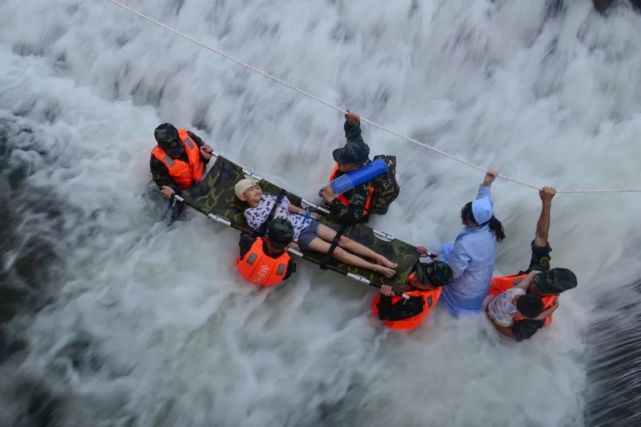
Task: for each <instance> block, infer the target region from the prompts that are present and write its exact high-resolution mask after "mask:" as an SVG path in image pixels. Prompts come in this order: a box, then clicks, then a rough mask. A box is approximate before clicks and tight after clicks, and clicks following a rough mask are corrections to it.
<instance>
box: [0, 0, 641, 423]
mask: <svg viewBox="0 0 641 427" xmlns="http://www.w3.org/2000/svg"><path fill="white" fill-rule="evenodd" d="M128 4H129V5H132V6H134V7H137V8H139V9H140V10H142V11H143V12H145V13H147V14H149V15H151V16H153V17H155V18H157V19H159V20H162V21H164V22H167V23H168V24H170V25H172V26H174V27H176V28H178V29H180V30H181V31H184V32H186V33H188V34H190V35H193V36H194V37H196V38H199V39H201V40H203V41H205V42H207V43H209V44H212V45H214V46H218V47H220V48H222V49H224V50H226V51H228V52H230V53H231V54H233V55H235V56H236V57H238V58H241V59H243V60H245V61H247V62H249V63H252V64H255V65H256V66H259V67H261V68H263V69H265V70H267V71H268V72H270V73H272V74H274V75H276V76H279V77H282V78H284V79H286V80H288V81H290V82H291V83H293V84H296V85H298V86H300V87H302V88H304V89H305V90H308V91H310V92H312V93H315V94H317V95H319V96H321V97H323V98H325V99H328V100H329V101H331V102H333V103H336V104H338V105H343V106H345V107H347V108H350V109H352V110H354V111H356V112H358V113H361V114H363V115H365V116H367V117H368V118H371V119H372V120H375V121H377V122H379V123H383V124H385V125H386V126H389V127H391V128H393V129H396V130H398V131H400V132H402V133H404V134H407V135H410V136H413V137H415V138H417V139H419V140H422V141H426V142H428V143H430V144H434V145H435V146H437V147H439V148H440V149H443V150H445V151H448V152H450V153H453V154H456V155H459V156H463V157H465V158H466V159H468V160H470V161H473V162H475V163H478V164H480V165H483V166H487V167H494V168H497V169H499V170H500V171H501V172H504V173H505V174H507V175H510V176H514V177H517V178H519V179H522V180H525V181H528V182H531V183H533V184H535V185H554V186H558V187H560V188H561V187H562V188H578V187H580V188H616V187H638V186H639V183H640V182H641V169H640V168H639V166H638V159H639V157H640V155H641V144H639V142H638V141H639V135H641V114H640V111H641V74H640V73H639V69H641V38H639V37H638V28H639V25H641V19H640V18H639V16H637V15H635V14H634V13H632V12H631V11H629V10H627V9H625V8H620V9H617V10H614V11H613V13H611V14H610V16H609V17H608V18H607V19H605V18H603V17H601V16H600V15H598V14H596V13H594V12H593V10H592V7H591V4H590V2H588V1H579V0H574V1H567V2H565V7H564V8H563V9H561V10H559V11H555V10H554V9H553V8H550V7H548V6H546V2H542V1H530V2H519V1H507V0H505V1H494V2H491V1H480V0H479V1H477V0H475V1H471V0H441V1H416V0H415V1H409V0H397V1H394V2H371V1H366V0H350V1H344V0H310V1H306V2H302V1H296V0H281V1H257V0H248V1H225V0H217V1H215V2H211V1H205V0H191V1H186V2H184V1H164V0H163V1H157V2H156V1H154V2H152V1H133V0H132V1H130V2H128ZM0 27H1V28H2V32H1V33H0V64H2V66H1V67H0V127H2V131H3V132H4V133H5V134H6V135H7V136H6V139H7V140H6V141H4V142H3V144H4V147H2V150H0V151H2V153H3V155H6V163H5V164H4V165H3V168H5V171H4V172H3V174H2V175H1V176H2V180H1V182H0V188H2V193H3V195H2V202H3V203H4V204H5V207H3V209H2V212H3V215H5V211H7V212H10V213H8V214H7V219H6V224H9V225H10V230H13V231H12V232H10V231H7V230H4V231H3V232H2V233H3V234H2V237H3V239H5V241H4V242H3V252H4V253H3V265H2V269H3V270H2V271H3V273H2V274H3V277H5V278H6V277H14V278H15V277H18V278H22V279H21V280H17V279H16V280H15V281H12V282H11V286H13V287H17V288H20V287H21V286H22V287H27V288H28V289H30V290H29V292H31V293H32V294H33V295H32V297H33V298H34V299H35V300H38V298H39V297H43V296H46V298H45V299H44V300H42V299H40V300H38V301H39V302H38V305H37V307H38V310H25V314H23V315H22V316H18V317H17V318H16V319H14V320H13V321H12V323H11V324H9V326H8V327H10V326H11V325H14V327H13V329H11V328H9V329H8V330H10V331H11V334H14V335H15V336H17V337H18V339H19V340H21V342H22V346H23V348H22V349H21V350H18V351H15V352H14V353H13V354H12V355H11V356H10V357H8V358H7V359H6V360H4V363H3V364H2V365H0V375H2V382H1V384H0V399H1V400H0V404H1V405H2V407H3V410H2V411H1V414H0V425H68V426H90V425H91V426H97V425H101V426H107V425H109V426H111V425H122V426H133V425H136V426H210V425H217V426H238V425H242V426H272V425H288V426H312V425H374V426H383V425H396V426H417V425H430V426H431V425H433V426H445V425H450V426H476V425H495V426H508V425H527V426H569V425H582V424H583V423H584V422H585V419H584V411H585V410H586V402H585V399H584V392H585V390H586V388H587V380H586V357H585V356H584V354H585V352H586V350H588V349H587V348H586V337H587V335H588V334H587V330H588V326H589V325H590V323H592V322H594V321H595V320H596V319H597V318H596V317H595V315H594V314H592V312H593V308H594V306H595V302H596V301H598V298H599V296H600V294H601V293H602V292H603V290H604V289H607V290H608V292H614V293H616V292H619V291H620V290H621V289H623V288H624V287H625V285H626V284H628V283H630V282H631V281H633V280H634V279H636V278H638V277H640V276H641V266H640V265H639V263H638V260H639V257H640V256H641V238H640V236H641V224H640V223H639V221H638V220H637V219H636V217H637V216H638V211H639V206H641V199H640V198H639V197H640V196H639V195H635V194H613V195H559V196H557V198H556V199H555V201H554V207H553V218H552V221H553V222H552V231H551V243H552V246H553V248H554V251H553V253H552V256H553V260H552V262H553V264H554V265H557V266H567V267H570V268H572V269H573V270H574V271H576V272H577V275H578V277H579V280H580V284H579V287H578V288H577V289H575V290H573V291H571V292H568V293H567V294H564V295H563V297H562V301H561V308H560V309H559V310H558V311H557V314H556V315H555V323H554V325H553V327H552V328H549V329H548V330H545V331H541V332H539V333H538V334H537V335H536V336H535V337H534V338H533V339H532V340H530V341H528V342H524V343H519V344H516V343H511V342H507V341H506V340H504V339H502V338H500V337H498V336H497V335H496V333H495V332H494V330H493V329H492V328H491V327H490V326H489V325H488V324H487V322H486V321H485V319H484V318H483V317H482V316H478V317H475V316H472V317H469V318H462V319H455V318H452V317H451V316H450V315H449V314H447V313H446V312H445V310H437V311H436V312H435V313H434V315H433V316H432V318H431V319H430V321H429V323H428V324H427V325H425V327H423V328H422V329H420V330H418V331H415V332H413V333H410V334H396V333H391V332H389V331H386V330H384V329H382V328H381V327H380V326H379V325H378V324H377V321H376V320H375V319H373V318H372V316H371V314H370V313H369V304H370V301H371V298H372V297H373V295H374V290H373V289H368V288H364V287H362V286H361V285H358V284H355V283H353V282H350V281H347V280H345V279H343V278H341V277H339V276H337V275H336V274H333V273H331V272H321V271H319V270H318V269H316V268H314V267H313V266H309V265H300V266H299V272H298V273H297V274H296V275H295V276H294V277H293V278H292V280H290V281H289V283H288V284H287V285H285V286H282V287H280V288H277V289H273V290H269V291H266V292H265V291H260V290H256V289H255V288H254V287H252V286H251V285H248V284H246V283H243V282H242V281H241V280H239V279H238V277H237V275H236V274H235V269H234V267H233V261H234V258H235V255H236V250H237V246H236V243H237V233H236V232H234V231H233V230H227V229H223V228H222V227H221V226H217V225H213V224H212V223H210V222H207V221H206V220H205V219H204V218H202V217H201V216H199V215H197V214H193V213H192V214H191V215H188V220H187V221H183V222H178V223H175V224H174V225H172V226H171V227H169V228H167V226H166V225H165V223H164V222H162V221H161V220H160V218H161V216H162V210H163V209H164V206H163V205H162V204H161V203H160V202H159V201H156V200H155V199H154V197H155V193H156V190H155V189H152V186H150V185H149V181H150V175H149V170H148V161H149V150H150V149H151V148H152V147H153V145H154V141H153V129H154V127H155V126H156V125H157V124H159V123H161V122H163V121H170V122H172V123H174V124H176V125H177V126H181V127H187V128H190V129H192V130H194V131H195V132H196V133H197V134H199V135H200V136H202V137H204V138H205V139H206V140H207V141H208V142H209V143H210V144H211V145H213V146H214V148H215V149H216V150H217V151H219V152H220V153H222V154H224V155H226V156H227V157H229V158H231V159H233V160H236V161H237V162H239V163H241V164H242V165H244V166H246V167H248V168H250V169H253V170H255V171H256V172H258V173H260V174H261V175H262V176H265V177H269V178H270V179H272V180H274V181H275V182H278V183H280V184H282V185H283V186H285V187H287V188H288V189H290V190H293V191H295V192H297V193H299V194H301V195H306V196H308V197H311V196H313V195H314V194H315V193H316V192H317V189H318V188H319V186H320V185H321V184H322V183H323V182H324V181H325V180H326V177H327V174H328V172H329V169H330V168H331V150H332V149H334V148H336V147H337V146H340V145H342V143H343V141H344V138H343V135H342V117H340V116H339V115H338V114H337V113H335V112H333V111H331V110H329V109H327V108H326V107H323V106H321V105H318V104H316V103H313V102H311V101H309V100H308V99H305V98H301V97H300V96H297V95H296V94H294V93H292V92H290V91H288V90H287V89H284V88H283V87H280V86H277V85H275V84H274V83H272V82H270V81H268V80H266V79H264V78H262V77H260V76H256V75H252V74H250V73H249V72H247V71H246V70H243V69H241V68H239V67H238V66H236V65H234V64H231V63H230V62H227V61H225V60H222V59H221V58H219V57H217V56H215V55H213V54H211V53H209V52H207V51H205V50H203V49H200V48H198V47H196V46H193V45H191V44H189V43H188V42H186V41H184V40H182V39H178V38H176V37H175V36H172V35H171V34H169V33H167V32H165V31H163V30H161V29H159V28H158V27H155V26H153V25H150V24H148V23H145V22H144V21H141V20H140V19H138V18H136V17H133V16H131V15H129V14H127V13H125V12H124V11H122V10H120V9H118V8H116V7H114V6H113V5H110V4H109V3H107V2H106V1H92V2H81V1H77V0H58V1H56V2H48V1H43V0H28V1H17V0H5V1H2V2H0ZM365 138H366V141H367V142H368V143H369V144H370V146H371V147H372V152H373V153H394V154H396V155H397V156H398V163H399V180H400V184H401V187H402V191H401V196H400V198H399V199H398V200H397V202H396V203H395V204H394V205H393V207H392V209H391V210H390V212H389V214H387V215H386V216H384V217H379V218H377V219H376V220H375V221H374V225H375V226H376V228H379V229H382V230H385V231H387V232H390V233H392V234H394V235H395V236H396V237H398V238H400V239H403V240H406V241H409V242H412V243H415V244H422V245H425V246H428V247H433V248H436V247H437V245H438V244H439V243H440V242H442V241H446V240H449V239H452V238H453V237H454V236H455V235H456V233H457V232H458V230H459V228H460V224H459V220H458V212H459V210H460V207H461V206H462V205H463V204H464V203H465V202H467V201H468V200H470V199H471V198H472V197H473V196H474V194H475V190H476V185H477V184H478V182H480V181H481V179H482V176H481V174H480V173H479V172H478V171H474V170H470V169H466V168H464V167H463V166H461V165H459V164H457V163H454V162H452V161H450V160H447V159H444V158H442V157H439V156H437V155H435V154H433V153H430V152H428V151H427V150H424V149H421V148H419V147H416V146H411V145H408V144H405V143H400V142H399V141H397V140H396V139H395V138H393V137H391V136H389V135H387V134H385V133H382V132H379V131H375V130H372V129H365ZM7 153H9V154H7ZM3 161H4V160H3ZM5 172H6V173H5ZM21 174H22V175H21ZM17 175H21V176H22V177H23V178H24V177H26V178H24V179H23V181H20V179H18V178H16V176H17ZM17 181H20V182H21V184H20V185H21V187H20V188H18V189H16V185H17V184H15V183H16V182H17ZM493 193H494V196H495V206H496V209H497V213H498V216H499V218H500V219H502V220H503V223H504V225H505V226H506V232H507V235H508V238H507V239H506V241H505V242H504V243H502V244H501V246H500V249H499V252H498V258H497V269H498V271H497V273H512V272H515V271H517V270H519V269H522V268H524V267H526V265H527V262H528V260H529V243H530V240H531V238H532V235H533V232H534V227H535V222H536V218H537V216H538V212H539V202H538V195H537V194H536V192H535V191H533V190H531V189H526V188H522V187H519V186H516V185H514V184H510V183H505V182H500V181H499V182H497V183H496V184H495V185H494V188H493ZM9 196H11V197H13V196H15V197H13V198H11V199H10V198H9ZM38 200H40V202H38ZM9 218H11V221H9ZM12 233H13V234H12ZM36 238H40V239H41V240H42V241H44V242H46V245H45V246H41V247H46V248H47V251H48V252H47V254H48V255H47V257H44V256H41V258H43V259H44V258H46V261H47V262H46V263H45V262H44V261H43V263H42V264H40V263H39V259H40V258H38V254H40V252H38V251H37V250H35V249H33V247H34V245H33V244H32V245H30V244H28V243H29V242H33V241H34V239H36ZM43 245H44V243H43ZM37 247H38V246H37V245H36V248H37ZM28 251H32V252H28ZM34 251H35V252H34ZM27 252H28V253H27ZM41 252H42V251H41ZM40 255H41V254H40ZM21 262H22V264H21ZM25 265H26V266H25ZM45 268H46V269H47V271H48V274H47V275H44V276H38V274H37V272H38V270H39V269H45ZM25 278H26V279H25ZM27 279H30V280H31V282H30V281H29V280H27ZM32 282H33V283H32ZM34 283H36V285H37V286H36V287H35V289H34ZM7 284H9V283H8V282H7ZM30 285H31V288H29V286H30ZM43 298H44V297H43ZM29 301H31V300H29ZM27 313H31V314H27ZM0 356H1V355H0ZM21 423H22V424H21ZM29 423H33V424H29ZM38 423H40V424H38Z"/></svg>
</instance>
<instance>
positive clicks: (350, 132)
mask: <svg viewBox="0 0 641 427" xmlns="http://www.w3.org/2000/svg"><path fill="white" fill-rule="evenodd" d="M343 129H344V130H345V138H347V141H349V142H358V143H361V144H364V143H365V141H363V136H362V135H361V122H357V123H354V124H353V125H350V124H349V123H347V121H346V122H345V125H344V126H343Z"/></svg>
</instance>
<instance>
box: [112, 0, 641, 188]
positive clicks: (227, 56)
mask: <svg viewBox="0 0 641 427" xmlns="http://www.w3.org/2000/svg"><path fill="white" fill-rule="evenodd" d="M107 1H108V2H109V3H112V4H113V5H115V6H118V7H120V8H122V9H124V10H126V11H127V12H129V13H132V14H134V15H136V16H138V17H140V18H142V19H144V20H146V21H148V22H151V23H152V24H155V25H158V26H159V27H161V28H164V29H165V30H167V31H169V32H171V33H173V34H175V35H177V36H179V37H182V38H184V39H186V40H188V41H190V42H192V43H194V44H196V45H198V46H200V47H203V48H205V49H207V50H209V51H211V52H214V53H215V54H217V55H220V56H222V57H223V58H225V59H227V60H229V61H232V62H233V63H235V64H238V65H240V66H241V67H244V68H246V69H248V70H251V71H253V72H255V73H256V74H260V75H261V76H263V77H266V78H268V79H270V80H272V81H274V82H276V83H279V84H281V85H283V86H285V87H287V88H289V89H291V90H293V91H294V92H297V93H299V94H301V95H303V96H305V97H307V98H310V99H313V100H314V101H316V102H318V103H320V104H323V105H325V106H327V107H329V108H331V109H333V110H336V111H338V112H341V113H343V114H345V113H346V112H347V110H345V109H343V108H341V107H339V106H337V105H334V104H332V103H331V102H328V101H326V100H324V99H322V98H319V97H318V96H316V95H314V94H312V93H309V92H307V91H305V90H303V89H301V88H299V87H296V86H294V85H292V84H291V83H288V82H286V81H284V80H281V79H279V78H278V77H275V76H273V75H271V74H269V73H267V72H265V71H263V70H261V69H260V68H256V67H254V66H253V65H250V64H248V63H246V62H243V61H241V60H239V59H236V58H234V57H233V56H231V55H229V54H227V53H225V52H223V51H221V50H219V49H216V48H215V47H211V46H208V45H206V44H205V43H203V42H201V41H200V40H197V39H195V38H193V37H191V36H189V35H187V34H185V33H183V32H180V31H178V30H176V29H174V28H172V27H170V26H168V25H167V24H164V23H162V22H160V21H158V20H156V19H154V18H151V17H149V16H147V15H145V14H143V13H141V12H139V11H137V10H135V9H133V8H131V7H129V6H127V5H125V4H122V3H120V2H118V1H116V0H107ZM360 119H361V121H362V122H364V123H367V124H369V125H371V126H373V127H375V128H377V129H380V130H382V131H384V132H387V133H389V134H391V135H394V136H396V137H398V138H401V139H403V140H405V141H407V142H411V143H412V144H416V145H420V146H421V147H423V148H427V149H428V150H430V151H433V152H435V153H437V154H440V155H441V156H444V157H447V158H448V159H451V160H454V161H457V162H459V163H462V164H464V165H465V166H468V167H470V168H472V169H477V170H479V171H482V172H487V169H485V168H483V167H481V166H478V165H475V164H474V163H471V162H468V161H467V160H465V159H462V158H460V157H456V156H454V155H452V154H449V153H446V152H445V151H443V150H439V149H438V148H436V147H432V146H431V145H428V144H426V143H424V142H421V141H419V140H417V139H414V138H411V137H409V136H405V135H402V134H400V133H398V132H396V131H395V130H392V129H389V128H387V127H385V126H383V125H380V124H378V123H376V122H373V121H371V120H368V119H366V118H365V117H361V118H360ZM498 177H500V178H502V179H504V180H506V181H510V182H513V183H515V184H519V185H522V186H524V187H529V188H533V189H535V190H538V189H539V187H537V186H535V185H532V184H529V183H527V182H524V181H520V180H518V179H516V178H511V177H509V176H506V175H502V174H499V175H498ZM556 192H557V193H641V188H629V189H596V190H594V189H592V190H590V189H575V190H557V191H556Z"/></svg>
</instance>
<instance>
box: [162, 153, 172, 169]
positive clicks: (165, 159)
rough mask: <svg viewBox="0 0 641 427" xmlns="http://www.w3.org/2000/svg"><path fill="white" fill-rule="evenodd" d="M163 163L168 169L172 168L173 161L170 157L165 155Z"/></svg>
mask: <svg viewBox="0 0 641 427" xmlns="http://www.w3.org/2000/svg"><path fill="white" fill-rule="evenodd" d="M163 162H165V164H166V165H167V166H169V167H170V168H173V167H174V160H173V159H172V158H171V157H169V156H167V155H166V156H165V157H164V158H163Z"/></svg>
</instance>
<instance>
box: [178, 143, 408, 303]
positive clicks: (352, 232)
mask: <svg viewBox="0 0 641 427" xmlns="http://www.w3.org/2000/svg"><path fill="white" fill-rule="evenodd" d="M246 177H254V178H256V179H259V178H258V177H256V176H255V175H253V174H252V173H251V172H250V171H247V170H244V169H243V168H242V167H240V166H238V165H237V164H235V163H233V162H231V161H229V160H227V159H226V158H224V157H222V156H217V157H216V160H215V163H214V164H213V166H212V167H211V169H210V170H209V172H208V173H207V175H205V177H204V178H203V179H202V181H201V182H200V183H198V184H197V185H195V186H194V187H192V188H191V189H190V190H189V191H188V192H184V193H183V194H182V197H183V198H184V202H185V203H186V204H187V205H189V206H191V207H192V208H194V209H196V210H198V211H200V212H202V213H204V214H205V215H209V214H213V215H215V216H218V217H222V218H224V219H227V220H229V221H230V222H231V227H233V228H235V229H237V230H240V231H245V232H248V233H251V231H252V230H251V229H250V228H249V226H248V225H247V223H246V222H245V217H244V215H243V212H244V210H245V204H244V203H242V202H241V201H240V200H238V199H237V198H236V195H235V194H234V185H235V184H236V182H238V181H239V180H241V179H243V178H246ZM259 181H260V186H261V188H262V189H263V192H264V193H269V194H278V193H279V191H281V188H280V187H277V186H276V185H274V184H272V183H270V182H268V181H265V180H263V179H259ZM286 195H287V197H288V198H289V200H290V201H291V202H292V203H293V204H295V205H297V206H301V198H300V197H299V196H297V195H295V194H292V193H290V192H286ZM321 222H322V223H323V224H326V225H328V226H330V227H332V228H333V229H335V230H337V229H338V228H339V226H338V225H337V224H335V223H333V222H331V217H329V216H325V217H323V218H322V220H321ZM343 234H344V235H346V236H348V237H350V238H352V239H354V240H356V241H358V242H360V243H362V244H363V245H365V246H367V247H369V248H371V249H373V250H374V251H376V252H378V253H381V254H383V255H385V256H386V257H387V258H389V259H391V260H394V261H395V262H397V263H398V269H397V274H396V275H395V276H394V277H393V278H391V279H386V278H385V277H383V276H382V275H380V274H378V273H374V272H372V271H370V270H366V269H362V268H356V267H352V266H348V265H345V264H341V263H339V262H337V261H336V260H334V259H332V260H331V261H330V262H329V263H328V265H327V267H328V269H330V270H334V271H336V272H338V273H341V274H344V275H348V273H352V274H356V275H359V276H361V277H363V278H365V279H367V280H369V282H370V285H372V286H376V287H380V286H381V285H383V284H387V285H390V286H392V287H393V288H394V290H395V291H396V292H398V293H400V292H402V287H403V284H404V283H405V279H406V278H407V276H408V274H409V273H410V271H411V270H412V267H413V266H414V264H415V263H416V262H417V261H418V255H417V253H416V248H415V247H414V246H412V245H409V244H407V243H405V242H402V241H400V240H397V239H392V240H389V239H385V238H384V237H383V238H381V237H379V236H377V235H376V233H375V231H374V230H373V229H371V228H370V227H367V226H366V225H363V224H356V225H354V226H351V227H347V228H346V231H345V232H344V233H343ZM379 234H380V233H379ZM323 257H324V255H323V254H319V253H318V252H313V251H305V252H303V258H304V259H306V260H308V261H310V262H313V263H314V264H317V265H321V263H322V261H323Z"/></svg>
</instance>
